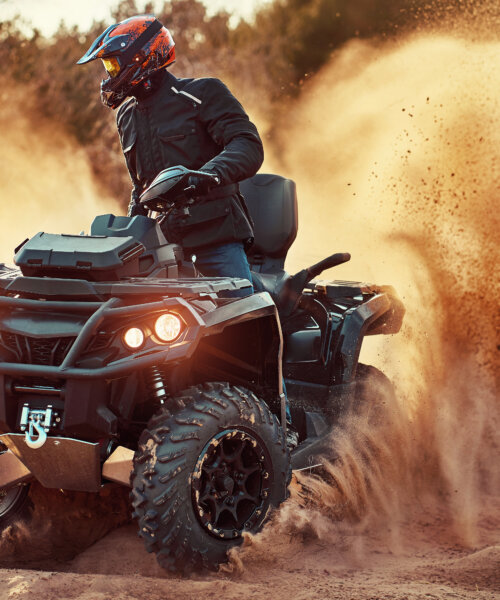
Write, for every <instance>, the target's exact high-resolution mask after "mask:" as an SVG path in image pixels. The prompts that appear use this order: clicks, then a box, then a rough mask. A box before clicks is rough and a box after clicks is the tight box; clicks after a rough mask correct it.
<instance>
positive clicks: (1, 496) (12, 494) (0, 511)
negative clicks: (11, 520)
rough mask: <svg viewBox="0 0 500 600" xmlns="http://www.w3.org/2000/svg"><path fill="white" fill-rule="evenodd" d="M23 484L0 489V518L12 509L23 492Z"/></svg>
mask: <svg viewBox="0 0 500 600" xmlns="http://www.w3.org/2000/svg"><path fill="white" fill-rule="evenodd" d="M24 491H25V489H24V486H23V485H16V486H14V487H11V488H9V489H8V490H3V489H2V490H0V519H2V518H3V517H5V516H6V515H7V514H8V513H9V512H10V511H11V510H13V509H14V508H15V507H16V505H17V503H18V502H19V501H20V500H21V498H22V496H23V494H24Z"/></svg>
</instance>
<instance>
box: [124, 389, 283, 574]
mask: <svg viewBox="0 0 500 600" xmlns="http://www.w3.org/2000/svg"><path fill="white" fill-rule="evenodd" d="M171 403H172V404H176V405H177V408H176V409H175V410H174V411H172V413H171V412H169V411H167V410H163V411H161V412H160V413H159V414H157V415H156V416H154V417H153V418H152V419H151V421H150V422H149V424H148V428H147V429H146V430H145V431H144V432H143V434H142V435H141V438H140V440H139V450H138V451H137V452H136V455H135V459H134V472H133V475H132V484H133V491H132V504H133V507H134V509H135V512H134V516H135V517H136V518H137V519H138V521H139V534H140V535H141V537H142V538H143V540H144V542H145V545H146V549H147V550H148V551H150V552H155V553H156V554H157V558H158V562H159V563H160V565H161V566H162V567H163V568H165V569H169V570H175V571H183V572H185V573H187V572H190V571H193V570H196V569H199V568H202V567H205V568H211V569H214V568H216V567H217V566H218V565H219V564H220V563H221V562H224V561H225V560H226V555H227V551H228V550H229V549H230V548H232V547H234V546H236V545H238V544H240V543H241V542H242V534H243V533H244V532H245V531H249V532H252V533H255V532H257V531H258V530H259V529H260V528H261V527H262V525H263V523H264V522H265V521H266V519H267V517H268V516H269V514H270V512H271V510H272V508H273V507H276V506H278V505H279V504H280V503H281V502H283V501H284V500H285V499H286V497H287V486H288V483H289V480H290V472H291V471H290V457H289V453H288V450H287V447H286V441H285V436H284V433H283V430H282V428H281V426H280V425H279V422H278V420H277V418H276V416H275V415H273V414H272V413H271V412H270V411H269V409H268V408H267V406H266V405H265V404H264V403H263V402H262V401H260V400H259V399H258V398H257V397H256V396H255V395H254V394H253V393H252V392H250V391H248V390H245V389H243V388H239V387H232V386H229V385H228V384H225V383H213V384H205V385H203V386H196V387H192V388H189V389H188V390H186V391H185V392H184V393H183V394H182V395H181V396H178V397H176V398H173V399H171Z"/></svg>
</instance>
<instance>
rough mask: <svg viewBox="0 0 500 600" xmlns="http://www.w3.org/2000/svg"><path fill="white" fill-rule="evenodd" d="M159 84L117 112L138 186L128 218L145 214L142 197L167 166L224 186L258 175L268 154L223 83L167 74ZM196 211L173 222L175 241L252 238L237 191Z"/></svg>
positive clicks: (170, 233)
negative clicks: (212, 176) (209, 176)
mask: <svg viewBox="0 0 500 600" xmlns="http://www.w3.org/2000/svg"><path fill="white" fill-rule="evenodd" d="M155 85H156V88H154V89H153V90H152V91H151V92H149V93H143V94H142V95H140V96H138V98H130V99H129V100H127V101H126V102H125V103H124V104H123V105H122V106H121V107H120V109H119V110H118V113H117V126H118V133H119V135H120V141H121V145H122V149H123V153H124V155H125V160H126V162H127V167H128V170H129V172H130V177H131V178H132V183H133V190H132V200H131V203H130V207H129V215H133V214H141V211H142V210H143V209H142V208H141V207H140V206H138V205H136V202H137V200H138V198H139V196H140V194H141V193H142V191H143V190H144V189H145V188H146V187H147V186H148V185H149V184H150V183H151V182H152V180H153V179H154V178H155V177H156V175H157V174H158V173H159V172H160V171H162V170H163V169H166V168H167V167H173V166H175V165H183V166H185V167H187V168H189V169H201V170H204V171H210V172H213V173H216V174H217V175H218V176H219V177H220V179H221V186H226V185H228V184H232V183H236V182H238V181H241V180H243V179H246V178H247V177H251V176H253V175H254V174H255V173H256V172H257V171H258V169H259V167H260V166H261V164H262V161H263V158H264V152H263V148H262V142H261V140H260V137H259V134H258V132H257V128H256V127H255V125H254V124H253V123H251V122H250V120H249V118H248V115H247V114H246V113H245V111H244V109H243V107H242V106H241V104H240V103H239V102H238V101H237V100H236V98H235V97H234V96H233V95H232V94H231V92H230V91H229V90H228V88H227V87H226V86H225V85H224V84H223V83H222V82H221V81H219V80H218V79H211V78H210V79H209V78H205V79H177V78H176V77H174V76H173V75H172V74H171V73H169V72H168V71H163V72H162V73H161V74H160V75H159V80H158V81H156V82H155ZM216 189H217V188H216ZM212 195H215V196H217V194H216V193H215V194H212ZM189 210H190V213H191V214H190V216H189V217H187V218H185V219H184V220H183V221H182V224H181V226H180V227H179V220H178V219H177V221H176V223H177V226H176V227H175V228H174V227H170V228H169V227H168V225H167V231H166V233H167V237H168V238H169V241H175V242H179V243H181V244H182V245H183V246H184V247H185V248H197V247H199V246H206V245H213V244H218V243H223V242H232V241H238V240H244V241H245V240H248V239H249V238H252V236H253V231H252V226H251V223H250V219H249V217H248V216H247V211H246V208H245V206H244V200H243V198H242V196H241V195H239V194H238V193H235V192H234V191H233V193H232V194H230V195H224V194H223V197H219V198H216V199H208V198H201V199H198V200H197V201H196V203H195V204H194V205H193V206H192V207H190V209H189ZM143 214H144V213H143Z"/></svg>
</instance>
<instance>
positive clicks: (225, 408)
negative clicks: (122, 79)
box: [0, 168, 404, 572]
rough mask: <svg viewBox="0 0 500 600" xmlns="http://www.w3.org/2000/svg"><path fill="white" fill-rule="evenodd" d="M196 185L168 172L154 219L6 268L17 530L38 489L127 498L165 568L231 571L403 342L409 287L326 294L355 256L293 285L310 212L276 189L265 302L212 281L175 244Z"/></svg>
mask: <svg viewBox="0 0 500 600" xmlns="http://www.w3.org/2000/svg"><path fill="white" fill-rule="evenodd" d="M192 175H197V176H203V174H202V173H199V172H196V171H190V170H188V169H184V168H172V169H167V170H165V171H163V172H162V173H160V175H159V176H158V177H157V178H156V179H155V181H154V182H153V183H152V184H151V185H150V186H149V188H148V189H147V190H146V191H145V192H144V194H143V195H142V196H141V203H142V204H143V206H145V207H146V208H147V209H148V210H149V213H148V214H149V215H150V216H148V217H146V216H135V217H123V216H113V215H111V214H108V215H101V216H98V217H96V218H95V220H94V221H93V223H92V226H91V230H90V235H84V234H81V235H55V234H48V233H43V232H42V233H38V234H37V235H35V236H34V237H32V238H31V239H29V240H26V241H25V242H23V244H21V245H20V246H19V247H18V248H17V249H16V254H15V263H16V265H17V268H10V267H6V266H2V268H1V269H0V432H1V433H3V435H1V436H0V444H1V446H0V528H5V527H6V526H7V525H9V524H11V523H13V522H14V521H15V520H16V519H18V518H20V517H21V516H22V515H23V511H25V510H26V508H27V506H28V505H29V502H30V500H29V494H28V491H29V485H30V481H33V480H36V481H37V482H39V484H41V485H42V486H44V487H46V488H60V489H63V490H76V491H85V492H98V491H99V489H100V488H101V486H102V485H103V484H106V483H107V482H117V483H120V484H123V485H125V486H130V487H131V490H132V491H131V504H132V509H133V516H134V517H135V518H136V519H137V522H138V529H139V534H140V536H141V537H142V538H143V540H144V543H145V545H146V549H147V550H148V551H150V552H155V553H156V555H157V559H158V561H159V563H160V565H161V566H162V567H164V568H166V569H170V570H176V571H183V572H191V571H193V570H196V569H200V568H212V569H213V568H216V567H217V566H218V565H219V564H220V563H221V562H223V561H224V560H225V559H226V556H227V552H228V550H229V549H230V548H232V547H234V546H236V545H238V544H240V543H241V542H242V539H243V534H244V533H245V532H253V533H255V532H257V531H259V530H260V529H261V528H262V526H263V524H264V523H265V522H266V520H267V519H268V518H269V516H270V514H271V512H272V511H273V509H274V508H275V507H277V506H279V504H280V503H282V502H283V501H284V500H285V499H286V498H287V495H288V491H287V487H288V485H289V483H290V478H291V470H292V469H306V468H311V467H314V466H315V465H317V464H319V463H320V462H321V456H322V455H324V454H325V452H327V451H328V450H329V448H330V444H331V441H330V438H331V435H332V430H333V429H334V427H335V426H336V424H337V423H338V422H339V419H340V418H341V417H342V415H344V414H346V413H347V412H348V411H349V410H350V409H351V407H352V406H353V404H354V403H355V402H356V401H357V394H359V390H360V384H362V383H363V378H365V377H366V373H367V367H365V366H363V365H358V357H359V353H360V348H361V343H362V341H363V338H364V336H365V335H375V334H391V333H397V332H398V331H399V329H400V327H401V323H402V319H403V315H404V308H403V305H402V303H401V301H400V300H399V299H398V298H397V296H396V294H395V292H394V290H393V289H392V288H391V287H379V286H373V285H367V284H364V283H358V282H349V281H321V280H317V279H315V278H317V277H318V276H319V275H320V274H321V272H322V271H323V270H324V269H327V268H330V267H333V266H335V265H338V264H340V263H343V262H346V261H347V260H349V258H350V256H349V255H348V254H334V255H333V256H330V257H329V258H327V259H325V260H323V261H321V262H319V263H318V264H316V265H314V266H312V267H309V268H308V269H304V270H303V271H301V272H299V273H297V274H296V275H293V276H290V275H288V274H287V273H286V272H285V271H284V262H285V258H286V255H287V251H288V249H289V248H290V246H291V244H292V243H293V241H294V239H295V237H296V234H297V198H296V188H295V184H294V182H293V181H291V180H289V179H285V178H283V177H279V176H276V175H266V174H257V175H256V176H254V177H252V178H251V179H248V180H246V181H243V182H242V183H241V184H240V189H241V192H242V194H243V196H244V197H245V200H246V204H247V206H248V209H249V212H250V215H251V217H252V218H253V221H254V223H255V242H254V244H253V246H252V247H251V249H250V250H249V253H248V258H249V262H250V264H251V267H252V271H253V278H254V280H253V284H254V286H255V289H256V290H257V291H256V293H254V294H251V295H247V296H245V297H234V292H235V290H244V289H245V288H250V283H249V282H248V281H247V280H244V279H235V278H227V277H218V278H214V277H211V278H208V277H202V276H200V275H199V273H197V271H196V262H194V263H193V262H192V261H189V260H186V257H184V256H183V252H182V249H181V247H180V246H179V245H176V244H173V243H169V242H168V241H167V239H166V238H165V235H164V233H163V231H162V227H161V224H162V219H164V218H165V217H166V216H167V215H168V214H170V213H171V211H172V210H176V211H184V212H188V211H189V206H190V205H191V203H192V202H193V199H192V198H191V196H190V192H189V190H190V186H189V177H190V176H192ZM205 176H206V175H205ZM228 202H229V201H228ZM369 371H370V369H368V372H369ZM285 384H286V386H285ZM285 388H286V391H285ZM287 402H288V404H289V407H290V412H291V422H292V423H293V427H294V428H295V429H296V431H297V433H298V445H297V446H296V447H294V448H292V447H289V444H287V436H286V429H287V421H290V415H289V414H288V416H287V413H288V407H287Z"/></svg>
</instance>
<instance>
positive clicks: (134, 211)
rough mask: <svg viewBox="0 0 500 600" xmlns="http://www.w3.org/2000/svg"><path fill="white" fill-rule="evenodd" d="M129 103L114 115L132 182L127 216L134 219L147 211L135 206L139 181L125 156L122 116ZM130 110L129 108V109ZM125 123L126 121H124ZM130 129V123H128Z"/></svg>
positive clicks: (138, 194)
mask: <svg viewBox="0 0 500 600" xmlns="http://www.w3.org/2000/svg"><path fill="white" fill-rule="evenodd" d="M128 105H129V103H128V102H127V103H126V104H125V105H122V106H120V108H119V109H118V112H117V114H116V127H117V129H118V136H119V138H120V144H121V147H122V150H123V155H124V158H125V163H126V164H127V169H128V172H129V175H130V179H131V180H132V193H131V195H130V202H129V205H128V210H127V216H128V217H135V215H147V210H146V209H144V208H143V207H142V206H140V205H139V204H137V202H138V200H139V196H140V195H141V186H140V184H139V180H138V179H137V175H136V173H135V172H134V171H133V170H132V169H131V168H130V163H129V160H127V157H126V155H125V149H126V143H127V142H124V134H125V131H126V124H124V116H126V115H127V112H128V111H127V106H128ZM129 109H130V107H129ZM125 121H126V119H125ZM129 127H130V123H129ZM134 151H135V149H132V150H131V152H134Z"/></svg>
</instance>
